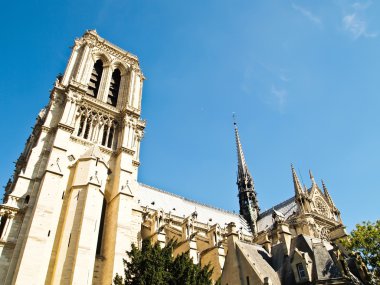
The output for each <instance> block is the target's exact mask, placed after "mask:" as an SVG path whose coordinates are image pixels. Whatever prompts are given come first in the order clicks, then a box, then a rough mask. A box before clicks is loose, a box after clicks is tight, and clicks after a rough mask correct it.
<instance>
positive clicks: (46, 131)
mask: <svg viewBox="0 0 380 285" xmlns="http://www.w3.org/2000/svg"><path fill="white" fill-rule="evenodd" d="M50 129H51V128H50V127H47V126H41V131H43V132H45V133H48V132H49V131H50Z"/></svg>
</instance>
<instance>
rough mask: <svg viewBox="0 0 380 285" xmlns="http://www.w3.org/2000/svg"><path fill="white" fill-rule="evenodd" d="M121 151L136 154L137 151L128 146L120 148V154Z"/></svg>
mask: <svg viewBox="0 0 380 285" xmlns="http://www.w3.org/2000/svg"><path fill="white" fill-rule="evenodd" d="M120 152H124V153H128V154H130V155H134V154H135V152H136V151H134V150H133V149H130V148H126V147H123V146H122V147H121V148H120V149H119V150H118V154H119V153H120Z"/></svg>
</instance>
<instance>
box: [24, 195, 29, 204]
mask: <svg viewBox="0 0 380 285" xmlns="http://www.w3.org/2000/svg"><path fill="white" fill-rule="evenodd" d="M29 199H30V196H29V195H26V197H25V200H24V204H28V203H29Z"/></svg>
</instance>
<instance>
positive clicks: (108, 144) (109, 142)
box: [107, 126, 115, 148]
mask: <svg viewBox="0 0 380 285" xmlns="http://www.w3.org/2000/svg"><path fill="white" fill-rule="evenodd" d="M114 132H115V128H114V126H111V128H110V131H109V134H108V142H107V147H109V148H111V147H112V143H113V134H114Z"/></svg>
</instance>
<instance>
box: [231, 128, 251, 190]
mask: <svg viewBox="0 0 380 285" xmlns="http://www.w3.org/2000/svg"><path fill="white" fill-rule="evenodd" d="M234 128H235V139H236V149H237V158H238V181H237V183H238V184H239V183H242V182H244V183H245V184H246V185H247V186H248V184H251V186H252V188H254V182H253V179H252V176H251V174H250V173H249V170H248V166H247V163H246V162H245V157H244V152H243V147H242V145H241V142H240V137H239V131H238V128H237V124H236V122H235V121H234ZM239 190H240V189H239Z"/></svg>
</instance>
